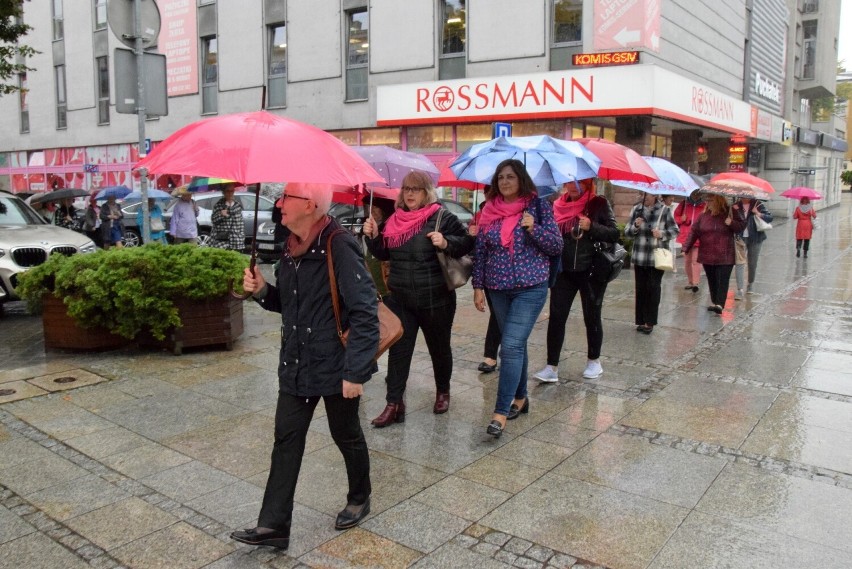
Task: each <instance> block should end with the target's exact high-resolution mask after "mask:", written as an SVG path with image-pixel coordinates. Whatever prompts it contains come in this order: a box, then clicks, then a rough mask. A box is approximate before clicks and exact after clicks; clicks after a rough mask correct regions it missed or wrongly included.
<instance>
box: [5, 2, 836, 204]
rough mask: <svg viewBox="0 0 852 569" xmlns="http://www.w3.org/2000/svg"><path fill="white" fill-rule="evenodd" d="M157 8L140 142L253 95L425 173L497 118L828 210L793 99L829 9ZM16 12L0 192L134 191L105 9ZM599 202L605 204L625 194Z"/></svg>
mask: <svg viewBox="0 0 852 569" xmlns="http://www.w3.org/2000/svg"><path fill="white" fill-rule="evenodd" d="M146 3H147V1H146ZM111 4H112V3H111ZM157 4H158V6H159V12H160V15H161V18H160V24H161V26H160V33H159V36H158V38H157V39H156V40H155V41H151V42H148V45H149V50H150V51H152V52H159V53H163V54H165V55H166V75H167V78H168V80H167V98H164V103H166V104H167V107H168V114H167V115H166V116H159V117H150V118H149V120H148V121H146V125H145V126H146V133H147V137H148V138H150V139H151V140H152V143H153V146H156V143H157V141H160V140H162V139H164V138H165V137H167V136H168V135H169V134H171V133H172V132H174V131H175V130H177V129H178V128H180V127H182V126H184V125H185V124H187V123H189V122H192V121H195V120H198V119H200V118H203V117H205V116H211V115H216V114H224V113H232V112H243V111H251V110H257V109H259V108H260V107H261V104H262V102H261V98H262V95H261V93H262V88H263V86H264V85H266V86H268V94H267V108H268V109H269V110H270V111H271V112H274V113H280V114H283V115H287V116H289V117H292V118H295V119H297V120H301V121H304V122H308V123H312V124H315V125H317V126H319V127H321V128H323V129H325V130H328V131H330V132H332V133H333V134H335V135H336V136H338V137H339V138H341V139H342V140H344V141H345V142H347V143H349V144H365V145H366V144H387V145H390V146H395V147H398V148H403V149H407V150H413V151H416V152H422V153H424V154H426V155H428V156H429V157H430V158H432V159H433V160H434V161H435V162H436V163H437V164H439V165H442V164H443V163H445V162H446V161H447V160H448V159H449V158H451V157H453V156H455V155H456V154H458V153H459V152H462V151H464V150H465V149H466V148H468V147H469V146H470V145H472V144H475V143H477V142H481V141H484V140H487V139H490V138H491V137H492V134H493V132H492V131H493V128H492V127H493V124H494V123H495V122H502V123H509V124H511V127H512V134H513V135H516V136H520V135H527V134H550V135H554V136H558V137H561V138H577V137H582V136H587V137H598V136H600V137H604V138H608V139H611V140H616V141H617V142H620V143H623V144H625V145H627V146H630V147H632V148H634V149H636V150H637V151H639V152H640V153H641V154H645V155H651V154H654V155H657V156H661V157H665V158H668V159H670V160H672V161H673V162H675V163H677V164H679V165H681V166H683V167H684V168H686V169H688V170H690V171H692V172H696V173H702V174H703V173H711V172H719V171H728V170H741V171H748V172H751V173H755V174H757V175H760V176H763V177H766V178H767V179H768V180H770V181H771V182H772V183H773V184H774V185H775V187H776V188H777V189H778V191H781V190H783V189H785V188H786V187H789V186H790V185H798V184H805V185H810V186H813V187H816V188H817V189H819V190H820V191H823V192H824V193H825V194H826V196H827V199H826V200H825V201H824V202H823V205H828V204H832V203H836V201H837V200H838V199H839V188H840V185H839V180H838V177H839V172H840V168H841V161H842V157H843V153H844V152H845V151H846V143H845V141H844V140H843V137H842V136H839V134H841V133H839V132H837V131H836V130H832V131H828V130H824V131H823V132H819V130H817V126H818V125H813V124H811V122H810V115H809V112H808V105H807V101H808V100H809V99H812V98H817V97H822V96H825V95H826V94H833V93H834V89H835V83H834V81H835V67H836V61H837V48H836V46H837V34H838V22H839V10H840V8H839V2H837V1H836V0H833V1H828V0H604V1H594V2H593V1H592V0H525V1H524V2H517V1H514V0H468V1H464V0H407V1H405V2H399V1H398V0H370V2H367V0H252V1H251V2H245V1H244V0H218V1H215V0H158V2H157ZM110 8H111V9H113V7H112V6H110ZM24 10H25V12H24V18H23V19H24V22H25V23H27V24H29V25H31V26H33V28H34V29H33V30H32V31H31V32H30V34H29V35H28V36H27V37H26V42H25V43H27V44H29V45H32V46H33V47H35V48H36V49H38V50H39V51H40V53H39V54H38V55H37V56H34V57H33V58H31V59H30V60H28V64H29V66H30V67H32V68H33V69H34V70H33V71H30V72H28V73H27V74H25V75H22V76H21V77H20V78H19V81H20V84H21V85H22V86H25V87H26V88H27V91H26V93H25V94H23V95H21V96H20V97H15V96H4V97H2V98H0V132H3V133H4V135H3V136H2V138H0V183H3V184H4V185H8V186H9V187H11V188H12V189H13V190H15V191H41V190H44V189H49V188H51V187H58V186H76V187H84V188H98V187H103V186H107V185H113V184H121V183H123V184H128V185H130V184H133V183H134V180H133V177H132V175H131V169H132V166H133V164H134V163H135V161H136V160H138V156H139V152H138V149H137V141H138V130H137V118H136V116H135V115H130V114H119V113H118V112H117V106H122V105H124V106H127V105H129V106H130V107H131V108H132V107H133V103H132V101H131V102H128V100H127V98H126V97H117V92H118V91H122V89H121V87H123V86H124V85H125V84H126V81H127V80H126V75H127V74H126V73H125V71H126V68H127V67H128V66H127V65H125V64H120V65H119V66H118V69H116V65H115V62H116V60H117V59H120V55H121V54H120V53H119V52H117V51H116V50H117V49H122V48H124V46H123V45H122V44H121V42H120V41H119V39H118V38H117V36H116V35H115V34H114V33H113V31H111V30H110V26H109V25H108V22H107V3H106V0H50V1H45V2H25V3H24ZM117 87H119V89H117ZM149 91H151V89H149ZM149 108H150V106H149ZM842 134H845V133H842ZM282 159H286V157H282ZM811 172H813V173H811ZM4 178H5V180H4ZM181 181H182V179H181V177H180V176H168V175H166V176H161V177H160V178H159V179H158V180H157V181H156V183H157V185H159V186H165V185H168V184H177V183H180V182H181ZM456 197H457V198H458V199H461V200H462V201H466V200H469V199H470V196H469V195H467V194H466V193H465V192H464V191H462V190H459V191H458V194H457V195H456ZM613 197H614V199H615V201H616V204H617V210H618V211H620V212H622V213H623V212H624V210H625V208H626V207H628V206H629V204H630V203H631V202H632V201H634V200H635V198H636V193H635V192H628V191H618V192H615V193H614V194H613ZM785 202H786V200H778V201H777V203H776V200H773V202H772V207H773V209H776V210H778V211H779V212H782V211H784V210H785V208H786V207H787V205H788V204H787V203H785Z"/></svg>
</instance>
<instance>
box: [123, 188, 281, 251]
mask: <svg viewBox="0 0 852 569" xmlns="http://www.w3.org/2000/svg"><path fill="white" fill-rule="evenodd" d="M221 197H222V192H199V193H197V194H195V195H193V197H192V199H193V200H195V203H196V204H198V209H199V213H198V244H199V245H206V244H207V242H208V241H209V240H210V231H211V229H212V227H213V221H212V216H213V206H214V205H216V202H217V201H219V199H220V198H221ZM234 199H237V200H239V201H240V203H241V204H242V206H243V222H244V223H245V230H246V244H251V235H252V233H253V232H254V204H255V200H256V199H258V198H257V196H256V195H255V194H254V192H236V193H234ZM176 201H177V200H172V201H171V202H169V204H168V205H167V206H166V207H165V209H163V221H164V222H165V224H166V232H167V233H168V228H169V222H170V221H171V218H172V209H173V208H174V204H175V202H176ZM274 207H275V202H273V201H272V200H271V199H269V198H267V197H266V196H260V207H259V208H258V213H257V223H258V225H260V224H262V223H264V222H266V221H270V220H271V219H272V208H274ZM125 215H127V214H126V213H125ZM133 216H134V225H135V223H136V218H135V216H136V213H135V212H134V214H133ZM126 221H127V218H126V217H125V222H126ZM140 233H141V232H140Z"/></svg>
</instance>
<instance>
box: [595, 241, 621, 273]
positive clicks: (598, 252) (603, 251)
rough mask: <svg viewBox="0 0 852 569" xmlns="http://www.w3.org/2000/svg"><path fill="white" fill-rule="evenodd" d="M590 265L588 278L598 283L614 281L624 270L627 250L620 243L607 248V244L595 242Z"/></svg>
mask: <svg viewBox="0 0 852 569" xmlns="http://www.w3.org/2000/svg"><path fill="white" fill-rule="evenodd" d="M593 246H594V248H595V253H594V256H593V257H592V265H591V267H590V268H589V277H590V278H591V279H592V280H594V281H597V282H599V283H608V282H611V281H613V280H615V278H616V277H618V275H619V273H621V269H623V268H624V259H625V258H626V257H627V250H626V249H625V248H624V246H623V245H622V244H621V243H614V244H613V245H612V247H608V243H603V242H601V241H595V242H594V244H593Z"/></svg>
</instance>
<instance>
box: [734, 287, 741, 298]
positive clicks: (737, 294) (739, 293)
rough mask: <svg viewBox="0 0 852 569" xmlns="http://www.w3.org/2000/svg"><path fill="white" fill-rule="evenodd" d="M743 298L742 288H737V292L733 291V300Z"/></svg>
mask: <svg viewBox="0 0 852 569" xmlns="http://www.w3.org/2000/svg"><path fill="white" fill-rule="evenodd" d="M742 299H743V289H741V288H738V289H737V292H736V293H734V300H742Z"/></svg>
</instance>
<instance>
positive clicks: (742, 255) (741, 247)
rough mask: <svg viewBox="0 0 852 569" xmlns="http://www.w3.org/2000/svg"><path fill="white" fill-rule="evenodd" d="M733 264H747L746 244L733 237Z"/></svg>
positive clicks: (740, 239)
mask: <svg viewBox="0 0 852 569" xmlns="http://www.w3.org/2000/svg"><path fill="white" fill-rule="evenodd" d="M734 258H735V261H734V263H735V264H737V265H745V264H746V263H747V262H748V253H747V251H746V243H745V241H744V240H743V239H742V238H740V237H737V236H736V235H735V236H734Z"/></svg>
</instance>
